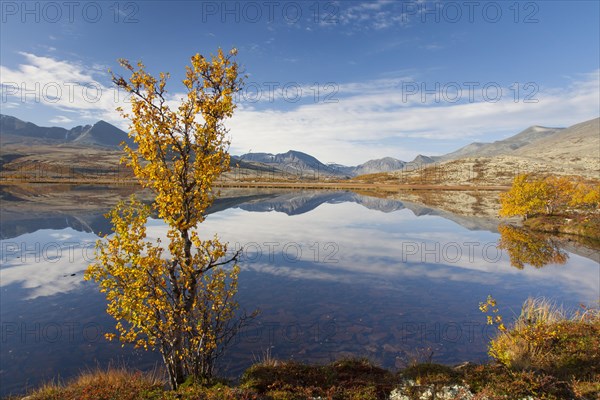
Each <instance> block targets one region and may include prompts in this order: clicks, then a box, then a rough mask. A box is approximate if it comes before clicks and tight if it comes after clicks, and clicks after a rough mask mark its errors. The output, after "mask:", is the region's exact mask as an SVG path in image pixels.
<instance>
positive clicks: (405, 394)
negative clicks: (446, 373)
mask: <svg viewBox="0 0 600 400" xmlns="http://www.w3.org/2000/svg"><path fill="white" fill-rule="evenodd" d="M411 383H412V382H410V383H409V384H407V385H404V386H400V387H398V388H396V389H394V390H393V391H392V393H390V397H389V400H471V399H473V393H471V391H470V390H469V388H468V387H466V386H461V385H452V386H441V387H435V386H434V385H414V384H411Z"/></svg>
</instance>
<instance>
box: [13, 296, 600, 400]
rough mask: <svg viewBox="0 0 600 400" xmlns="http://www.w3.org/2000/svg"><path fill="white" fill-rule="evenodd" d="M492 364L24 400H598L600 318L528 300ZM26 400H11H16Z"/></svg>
mask: <svg viewBox="0 0 600 400" xmlns="http://www.w3.org/2000/svg"><path fill="white" fill-rule="evenodd" d="M490 354H491V355H492V356H493V357H494V360H493V361H491V362H490V363H488V364H482V365H475V364H470V363H465V364H463V365H460V366H456V367H450V366H444V365H439V364H433V363H414V364H413V365H410V366H408V367H407V368H405V369H403V370H400V371H393V372H392V371H388V370H385V369H383V368H380V367H378V366H376V365H374V364H372V363H371V362H369V361H368V360H365V359H344V360H339V361H336V362H333V363H330V364H327V365H306V364H301V363H297V362H292V361H277V360H273V359H270V358H267V359H266V360H264V361H263V362H260V363H257V364H255V365H253V366H252V367H250V368H249V369H248V370H246V371H245V373H244V374H243V376H242V377H241V378H240V380H239V382H238V383H236V384H228V383H226V382H218V383H214V384H212V385H208V386H206V385H204V386H202V385H195V384H191V383H190V384H186V385H183V387H181V388H180V389H179V390H178V391H177V392H172V391H168V390H166V389H165V382H166V381H165V380H164V378H163V377H162V376H159V374H158V373H156V372H154V373H144V372H138V371H131V370H127V369H124V368H112V369H109V370H97V371H90V372H85V373H82V374H81V375H80V376H79V377H77V378H75V379H73V380H71V381H68V382H65V383H50V384H46V385H44V386H42V387H40V388H38V389H36V390H33V391H31V392H30V393H28V394H27V397H26V398H27V400H55V399H56V400H58V399H61V400H62V399H64V400H71V399H72V400H75V399H78V400H103V399H106V400H109V399H122V400H134V399H135V400H137V399H152V400H175V399H186V400H187V399H189V400H191V399H214V400H216V399H265V400H266V399H274V400H284V399H290V400H291V399H340V400H341V399H356V400H359V399H360V400H368V399H394V400H400V399H402V400H410V399H430V398H433V397H432V393H436V395H435V398H436V399H456V400H459V399H471V400H477V399H480V400H483V399H488V400H495V399H525V398H527V399H557V400H558V399H598V398H599V396H600V311H599V310H598V309H597V308H595V309H582V310H580V311H579V312H575V313H567V312H565V311H563V310H562V309H560V308H559V307H556V306H554V305H553V304H552V303H550V302H548V301H546V300H528V301H527V302H526V303H525V304H524V305H523V308H522V311H521V314H520V315H519V316H518V317H517V318H516V320H515V321H514V322H513V323H512V324H511V325H510V327H509V328H508V329H506V330H503V331H499V333H498V336H497V337H496V338H495V339H493V340H492V341H491V343H490ZM18 398H22V397H11V399H18Z"/></svg>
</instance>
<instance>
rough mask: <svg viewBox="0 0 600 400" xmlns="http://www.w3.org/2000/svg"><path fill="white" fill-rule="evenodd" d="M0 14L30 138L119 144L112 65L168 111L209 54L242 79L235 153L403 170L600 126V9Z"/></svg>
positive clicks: (199, 8) (219, 7) (12, 83)
mask: <svg viewBox="0 0 600 400" xmlns="http://www.w3.org/2000/svg"><path fill="white" fill-rule="evenodd" d="M1 4H2V9H1V11H2V16H1V24H2V25H1V32H0V33H1V35H0V36H1V38H0V45H1V50H0V51H1V53H0V56H1V57H0V68H1V69H0V79H1V83H2V101H1V103H0V105H1V108H2V113H4V114H9V115H14V116H16V117H18V118H21V119H23V120H27V121H31V122H34V123H36V124H38V125H44V126H48V125H53V126H63V127H67V128H70V127H73V126H76V125H81V124H86V123H93V122H95V121H97V120H99V119H104V120H106V121H109V122H111V123H113V124H115V125H118V126H120V127H122V128H124V129H126V128H127V121H124V120H122V119H121V117H119V115H118V114H117V113H116V112H115V111H114V109H115V108H116V107H117V106H118V105H121V104H122V103H123V101H124V98H125V96H124V94H122V93H116V92H115V91H114V89H113V88H112V87H111V83H110V79H109V74H108V72H107V70H108V69H109V68H112V69H114V70H115V71H119V67H118V65H117V62H116V60H117V59H118V58H127V59H129V60H132V61H137V60H142V61H143V62H144V63H145V64H146V65H147V67H148V69H149V70H150V71H151V72H154V73H157V72H159V71H168V72H171V76H172V79H171V81H170V87H168V88H169V89H170V93H171V95H172V98H173V100H174V101H175V100H176V99H177V98H178V96H179V95H180V93H181V91H182V87H181V85H180V80H181V78H182V72H183V71H184V66H185V65H186V64H187V63H188V61H189V57H190V56H191V55H192V54H195V53H197V52H200V53H202V54H209V53H211V52H215V51H216V49H217V48H218V47H222V48H224V49H229V48H231V47H236V48H237V49H238V50H239V55H238V61H239V62H240V63H241V64H242V65H243V68H244V70H245V72H246V74H247V75H248V77H247V79H246V82H247V86H246V89H245V90H244V91H243V92H242V93H240V94H239V96H238V109H237V110H236V114H235V116H234V117H233V119H231V120H230V121H228V123H227V125H228V126H229V128H230V134H231V140H232V147H231V151H232V153H234V154H241V153H245V152H248V151H253V152H257V151H264V152H273V153H275V152H285V151H287V150H289V149H295V150H300V151H305V152H307V153H310V154H312V155H314V156H316V157H317V158H319V159H320V160H321V161H323V162H337V163H343V164H347V165H356V164H359V163H362V162H365V161H367V160H369V159H373V158H380V157H384V156H392V157H396V158H399V159H403V160H411V159H412V158H414V157H415V156H416V155H417V154H419V153H422V154H428V155H435V154H443V153H446V152H449V151H452V150H455V149H457V148H458V147H460V146H463V145H465V144H468V143H470V142H473V141H493V140H498V139H502V138H504V137H508V136H511V135H513V134H515V133H517V132H519V131H521V130H523V129H525V128H527V127H528V126H530V125H544V126H568V125H571V124H574V123H577V122H581V121H584V120H587V119H591V118H595V117H597V116H598V115H599V113H600V111H599V108H600V98H599V97H600V94H599V93H600V87H599V71H600V43H599V40H600V39H599V37H600V31H599V30H600V28H599V22H598V21H599V20H600V8H599V4H600V3H599V2H597V1H536V2H531V1H521V2H512V1H509V2H500V1H475V2H470V1H388V0H385V1H384V0H382V1H316V0H315V1H313V0H309V1H304V2H300V1H287V2H285V1H246V2H236V1H228V2H223V1H202V2H191V1H183V2H177V1H172V2H166V1H165V2H160V1H122V2H113V1H111V2H98V1H97V2H79V1H76V2H71V3H69V2H48V3H46V2H30V3H23V2H20V1H18V2H12V1H3V2H2V3H1ZM23 89H25V91H23Z"/></svg>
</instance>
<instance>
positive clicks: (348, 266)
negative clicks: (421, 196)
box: [0, 192, 600, 395]
mask: <svg viewBox="0 0 600 400" xmlns="http://www.w3.org/2000/svg"><path fill="white" fill-rule="evenodd" d="M13 201H14V199H13ZM76 207H77V205H75V206H74V208H76ZM213 211H214V212H213V213H212V214H210V215H209V217H208V218H207V220H206V221H205V223H203V224H202V234H203V235H204V236H205V237H207V238H208V237H210V236H212V235H213V234H214V233H219V235H220V237H221V239H222V240H224V241H228V242H230V246H231V247H232V248H236V247H237V248H239V247H243V248H244V253H243V259H242V261H241V267H242V272H241V274H240V287H239V294H238V298H239V301H240V303H241V305H242V307H243V308H245V309H247V310H248V311H251V310H253V309H256V308H259V309H260V310H261V315H260V317H259V318H258V319H257V320H256V322H255V324H254V325H253V326H251V327H249V328H248V329H247V330H246V331H245V332H243V333H242V334H241V335H240V336H238V337H237V338H236V342H235V343H234V344H233V345H232V347H231V348H230V349H229V350H228V352H227V353H226V356H225V358H224V359H223V360H222V363H221V365H222V370H221V372H222V374H224V375H228V376H238V375H239V374H240V373H241V372H242V371H243V370H244V369H245V368H246V367H248V366H249V365H250V364H251V363H252V362H253V361H255V360H257V359H260V358H261V357H263V356H264V354H266V353H269V354H271V355H272V356H273V357H275V358H281V359H297V360H301V361H310V362H327V361H330V360H334V359H338V358H340V357H344V356H365V357H368V358H370V359H372V360H373V361H376V362H378V363H380V364H381V365H383V366H384V367H388V368H395V367H402V366H403V365H405V364H406V363H407V362H409V361H410V360H411V359H414V358H420V359H422V360H424V359H427V358H428V357H429V356H430V355H431V357H432V358H433V360H434V361H438V362H442V363H448V364H452V363H459V362H462V361H467V360H469V361H481V360H485V359H486V357H487V356H486V343H487V341H488V339H489V337H490V336H492V335H493V334H494V331H493V329H492V328H489V327H487V326H486V325H485V316H484V315H483V314H481V313H480V312H479V310H478V303H479V302H480V301H482V300H484V299H485V298H486V296H487V295H488V294H492V295H493V296H494V297H495V298H496V299H497V300H498V302H499V305H500V308H501V311H502V312H503V314H504V315H505V317H511V316H512V315H513V313H515V312H518V310H519V308H520V305H521V304H522V302H523V301H524V300H525V299H526V298H527V297H529V296H546V297H551V298H552V299H555V300H556V301H557V302H560V303H563V304H564V305H565V306H567V307H576V306H577V305H578V304H579V303H586V304H591V303H593V302H594V301H597V300H598V298H599V293H600V268H599V265H598V263H597V262H596V261H594V260H593V259H590V258H585V257H582V256H579V255H577V254H574V253H568V252H567V255H568V260H567V262H566V263H565V264H564V265H554V264H549V265H547V266H545V267H543V268H533V267H531V266H526V267H525V268H523V269H517V268H515V267H513V266H511V262H510V259H509V256H508V255H507V254H506V252H502V251H500V250H499V249H498V248H497V247H496V244H497V243H498V240H499V234H498V233H497V231H496V230H495V229H493V228H492V229H489V225H485V226H487V229H489V230H486V229H483V227H484V225H481V226H480V227H478V223H477V219H475V218H472V219H470V220H468V221H467V222H468V223H464V221H466V220H465V219H463V220H460V219H456V220H458V221H463V222H462V223H463V225H464V226H463V225H460V224H459V223H457V222H454V221H452V220H450V219H446V218H444V217H442V216H439V215H436V212H435V210H431V209H428V208H425V207H419V206H416V205H414V204H410V203H406V202H401V201H392V200H381V199H377V198H372V197H366V196H361V195H357V194H353V193H347V192H336V193H331V192H301V193H280V194H276V195H274V194H271V195H268V196H244V197H241V198H237V199H229V200H227V201H223V202H220V203H218V204H217V206H216V207H215V208H214V209H213ZM438 214H439V213H438ZM101 215H102V212H100V211H98V210H95V211H86V212H82V213H78V214H77V213H75V214H69V213H46V214H44V213H43V212H41V213H38V214H35V213H32V214H28V213H22V214H11V215H9V217H10V218H4V217H6V213H5V215H4V216H3V221H2V230H1V231H2V232H1V234H2V240H1V252H2V254H1V256H2V267H1V270H0V274H1V275H0V278H1V281H0V290H1V298H0V300H1V310H0V318H1V321H2V322H1V323H2V337H1V348H0V356H1V366H0V387H1V392H0V394H2V395H4V394H7V393H10V392H20V391H23V389H24V388H25V387H26V386H27V385H30V386H31V385H36V384H38V383H39V382H41V381H44V380H48V379H51V378H53V377H56V376H57V375H60V376H61V377H63V378H68V377H70V376H73V375H75V374H77V373H78V372H79V371H81V370H82V369H86V368H93V367H95V366H101V367H105V366H107V365H108V364H109V363H113V364H117V365H121V364H126V365H129V366H133V367H138V368H143V369H146V368H148V369H149V368H152V366H153V365H155V363H158V362H159V356H158V355H157V354H152V353H145V352H140V351H136V350H134V349H133V348H132V347H129V346H126V347H121V345H120V344H119V343H114V342H107V341H106V340H105V339H104V338H103V333H104V332H108V331H111V330H112V327H113V326H114V321H113V320H112V319H111V318H109V317H108V316H107V315H106V313H105V300H104V298H103V296H102V295H101V294H99V293H98V290H97V287H96V286H95V284H93V283H89V282H84V281H83V272H84V270H85V268H86V266H87V264H88V263H89V261H91V259H92V258H93V244H94V242H95V241H96V239H97V238H98V235H97V233H98V232H99V231H102V232H107V231H108V229H109V225H108V224H107V221H106V220H104V218H103V217H102V216H101ZM465 226H468V228H469V229H467V228H466V227H465ZM148 230H149V231H148V232H149V236H151V237H164V236H165V233H166V228H165V225H164V224H163V223H162V222H161V221H158V220H150V221H149V222H148Z"/></svg>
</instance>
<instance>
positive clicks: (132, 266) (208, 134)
mask: <svg viewBox="0 0 600 400" xmlns="http://www.w3.org/2000/svg"><path fill="white" fill-rule="evenodd" d="M235 55H236V50H235V49H234V50H232V51H231V52H230V53H229V54H225V53H223V51H221V50H219V51H218V53H217V54H216V55H214V56H211V57H210V58H205V57H204V56H202V55H200V54H196V55H194V56H193V57H191V64H190V65H189V66H187V67H186V74H185V79H184V80H183V86H184V87H185V97H184V98H182V99H181V100H180V102H179V104H178V105H177V106H176V107H172V106H171V105H170V102H169V99H170V97H169V94H168V92H167V90H166V85H167V80H168V78H169V74H165V73H160V74H159V76H158V78H155V77H153V76H152V75H150V74H149V73H147V72H146V70H145V66H144V65H143V64H142V63H141V62H140V63H137V64H136V66H133V65H132V64H131V63H130V62H129V61H127V60H120V63H121V65H122V66H123V67H125V69H127V70H128V71H129V73H130V76H129V77H127V78H125V77H122V76H116V75H113V82H114V83H115V84H116V85H117V86H118V87H119V88H121V89H124V90H126V91H127V92H128V93H129V94H130V95H131V98H130V100H131V111H130V112H125V111H123V110H121V109H120V110H119V111H121V113H122V115H123V116H124V117H125V118H127V119H129V120H130V121H131V126H130V133H129V135H130V137H131V138H132V139H133V140H134V142H135V145H136V146H131V147H129V146H126V145H125V146H124V150H125V153H126V155H125V156H124V157H123V162H124V163H126V164H127V165H128V166H129V167H131V168H132V170H133V172H134V174H135V176H136V177H137V179H138V181H139V183H140V184H141V185H142V186H143V187H145V188H148V189H150V190H152V192H153V193H154V194H155V199H154V201H153V202H152V203H151V204H150V205H144V204H142V203H141V202H139V201H138V200H136V199H135V198H131V199H130V200H129V201H128V202H122V203H120V204H119V205H118V206H117V207H116V208H115V209H114V210H112V211H111V212H110V215H109V216H110V218H111V220H112V224H113V230H114V234H113V235H111V236H108V237H106V238H105V239H104V240H101V241H99V242H98V245H97V259H96V261H95V262H94V263H93V264H92V265H90V266H89V268H88V270H87V272H86V279H92V280H95V281H97V282H98V283H99V287H100V290H101V291H102V292H104V293H105V294H106V298H107V302H108V304H107V312H108V313H109V314H110V315H112V316H113V317H114V318H115V320H116V321H117V323H116V331H117V333H118V337H119V339H120V340H121V342H123V343H133V344H135V346H136V347H142V348H145V349H158V350H159V351H160V353H161V354H162V357H163V360H164V363H165V366H166V368H167V371H168V373H169V377H170V382H171V386H172V388H174V389H175V388H177V387H178V385H180V384H181V383H183V382H184V381H185V379H186V378H188V377H190V376H191V377H193V378H194V379H197V380H206V379H209V378H210V377H211V375H212V373H213V369H214V365H215V361H216V359H217V357H218V356H219V355H220V354H221V353H222V351H223V350H224V348H225V345H226V344H227V343H228V342H229V341H230V340H231V338H232V337H233V335H235V333H236V332H237V331H238V330H239V329H240V327H241V326H242V325H243V323H244V321H246V318H245V317H244V316H242V317H236V310H237V309H238V304H237V302H236V301H235V300H234V298H233V297H234V295H235V294H236V292H237V279H238V273H239V267H238V266H237V265H235V262H236V261H237V258H238V254H239V253H235V254H228V251H227V245H226V244H223V243H221V242H220V241H219V239H218V238H217V237H216V236H215V237H214V238H213V239H210V240H204V239H201V238H200V236H199V235H198V231H197V228H198V224H200V223H201V222H203V221H204V219H205V213H206V210H207V208H208V207H209V206H210V204H211V203H212V202H213V200H214V192H213V189H212V187H213V183H214V181H215V179H217V178H218V177H219V176H220V174H221V173H222V172H223V171H226V170H227V169H228V168H229V154H228V152H227V151H228V146H229V142H228V140H227V138H226V134H227V130H226V128H225V126H224V121H225V120H226V119H227V118H229V117H231V116H232V115H233V110H234V108H235V105H234V103H233V94H234V93H235V92H237V91H238V90H239V89H240V86H241V84H242V82H241V80H240V79H239V77H238V65H237V63H236V62H234V61H233V59H232V58H233V57H234V56H235ZM150 215H156V216H158V218H160V219H162V220H163V221H164V222H165V223H166V225H167V226H168V232H167V238H168V243H167V244H166V246H163V245H162V243H161V242H160V241H152V240H148V239H147V238H146V222H147V220H148V218H149V217H150ZM230 263H231V264H230ZM228 264H230V265H232V266H231V268H228V267H227V265H228ZM114 336H115V335H114V334H109V335H108V337H109V338H111V337H114Z"/></svg>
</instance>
